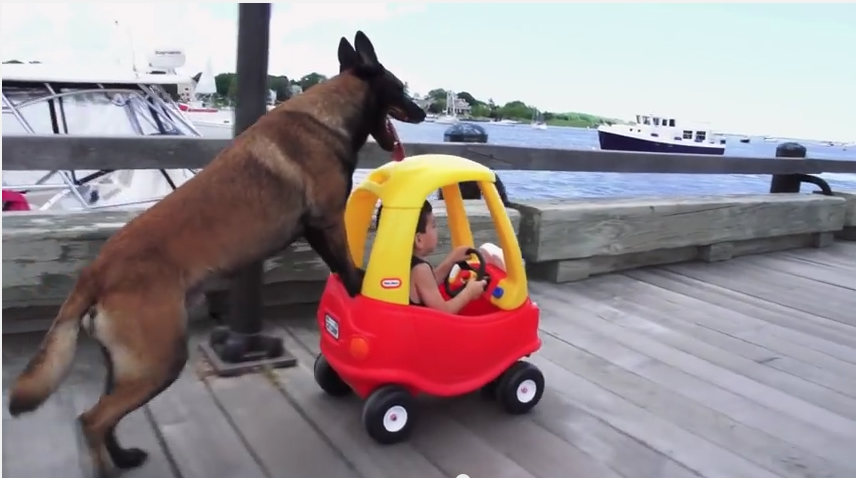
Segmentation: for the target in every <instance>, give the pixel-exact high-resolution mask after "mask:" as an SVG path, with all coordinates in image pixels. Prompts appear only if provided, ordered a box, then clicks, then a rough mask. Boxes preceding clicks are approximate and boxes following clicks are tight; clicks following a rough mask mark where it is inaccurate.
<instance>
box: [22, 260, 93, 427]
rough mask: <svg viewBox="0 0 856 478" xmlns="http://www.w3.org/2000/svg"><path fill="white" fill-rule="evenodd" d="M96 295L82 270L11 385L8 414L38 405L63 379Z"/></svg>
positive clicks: (29, 409)
mask: <svg viewBox="0 0 856 478" xmlns="http://www.w3.org/2000/svg"><path fill="white" fill-rule="evenodd" d="M95 297H96V296H95V291H94V290H93V287H92V283H91V281H90V280H88V278H87V277H86V274H85V273H84V274H83V275H81V277H80V279H78V281H77V283H76V284H75V286H74V290H73V291H72V292H71V294H70V295H69V296H68V298H67V299H66V300H65V302H64V303H63V304H62V307H61V308H60V309H59V314H57V317H56V319H54V322H53V324H51V328H50V330H48V333H47V335H46V336H45V338H44V340H43V341H42V344H41V346H40V347H39V351H38V352H36V355H35V356H34V357H33V358H32V359H30V362H29V363H28V364H27V367H26V368H25V369H24V371H23V372H21V375H20V376H18V379H17V380H16V381H15V384H14V385H13V386H12V392H11V393H10V396H9V414H11V415H12V416H13V417H14V416H18V415H20V414H22V413H27V412H32V411H33V410H35V409H37V408H39V407H40V406H41V405H42V403H44V402H45V400H47V399H48V397H50V396H51V394H52V393H53V392H54V391H55V390H56V389H57V387H58V386H59V384H60V383H61V382H62V380H63V379H64V378H65V376H66V374H67V373H68V369H69V368H70V367H71V361H72V359H73V358H74V352H75V350H76V349H77V334H78V332H79V331H80V322H81V319H82V318H83V315H84V314H86V313H87V312H88V310H89V308H90V307H92V305H93V304H94V303H95Z"/></svg>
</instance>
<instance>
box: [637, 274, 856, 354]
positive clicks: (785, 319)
mask: <svg viewBox="0 0 856 478" xmlns="http://www.w3.org/2000/svg"><path fill="white" fill-rule="evenodd" d="M624 274H625V275H627V276H629V277H632V278H634V279H638V280H640V281H643V282H646V283H648V284H652V285H655V286H657V287H659V288H661V289H665V290H669V291H673V292H675V293H677V294H680V295H683V296H686V297H689V298H692V299H697V300H700V301H704V302H706V303H708V304H711V305H713V306H715V307H717V308H718V310H719V312H720V315H725V314H737V315H738V317H752V318H754V319H757V320H760V321H763V323H766V324H770V325H772V327H763V326H761V327H763V329H759V330H763V331H764V332H766V333H767V334H770V335H773V336H776V337H780V338H782V339H787V340H791V341H799V343H801V344H802V345H804V346H806V347H810V348H812V349H814V350H818V351H820V352H823V353H825V354H827V355H830V356H832V357H835V358H837V359H839V360H842V361H845V362H848V363H852V364H856V327H852V326H849V325H846V324H842V323H840V322H836V321H834V320H829V319H826V318H823V317H819V316H816V315H812V314H808V313H805V312H802V311H799V310H793V309H790V308H788V307H785V306H782V305H779V304H775V303H772V302H767V301H765V300H763V299H759V298H757V297H753V296H751V295H746V294H742V293H740V292H735V291H733V290H731V289H728V288H725V287H721V286H718V285H714V284H709V283H707V282H704V281H702V280H699V279H694V278H691V277H686V276H682V275H680V274H675V273H672V272H668V271H663V270H657V269H645V270H638V271H628V272H625V273H624Z"/></svg>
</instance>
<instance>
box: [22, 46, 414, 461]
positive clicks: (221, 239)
mask: <svg viewBox="0 0 856 478" xmlns="http://www.w3.org/2000/svg"><path fill="white" fill-rule="evenodd" d="M354 45H356V49H354V47H352V46H351V44H350V43H349V42H348V41H347V40H346V39H345V38H342V40H341V42H340V43H339V65H340V73H339V75H337V76H335V77H334V78H332V79H330V80H329V81H327V82H324V83H322V84H319V85H317V86H315V87H313V88H312V89H310V90H308V91H307V92H306V93H304V94H302V95H299V96H297V97H295V98H292V99H290V100H289V101H287V102H285V103H283V104H282V105H280V106H279V107H277V108H276V109H274V110H273V111H271V112H269V113H267V114H266V115H265V116H263V117H262V118H261V119H259V120H258V121H257V122H256V124H254V125H253V126H252V127H250V128H249V129H247V130H246V131H245V132H244V133H243V134H241V135H240V136H238V137H237V138H235V140H234V141H233V142H232V144H231V145H230V146H228V147H227V148H226V149H224V150H223V151H222V152H221V153H220V154H219V155H218V156H217V157H216V158H215V159H214V161H212V162H211V164H210V165H208V167H206V168H205V169H204V170H202V171H201V172H200V173H199V174H198V175H197V176H196V177H194V178H193V179H191V180H190V181H188V182H187V183H185V184H184V185H182V186H181V187H179V188H178V189H176V190H175V191H174V192H173V193H172V194H170V195H168V196H166V197H165V198H164V199H163V200H161V201H160V202H158V203H157V204H155V205H154V206H152V207H151V208H150V209H148V210H147V211H145V212H143V213H142V214H140V215H139V216H138V217H137V218H135V219H134V220H132V221H130V222H129V223H128V224H127V225H126V226H125V227H123V228H122V229H121V230H120V231H118V232H117V233H116V234H115V235H114V236H113V237H112V238H110V240H108V241H107V243H106V244H104V247H103V248H102V249H101V252H100V254H99V256H98V257H97V258H96V259H95V261H94V262H93V263H92V264H90V265H89V266H88V267H87V268H85V269H84V270H83V271H82V272H81V274H80V277H79V278H78V280H77V283H76V284H75V286H74V290H73V291H72V292H71V294H70V295H69V296H68V298H67V299H66V301H65V303H64V304H63V305H62V308H61V309H60V311H59V314H58V315H57V317H56V319H55V320H54V323H53V325H52V326H51V329H50V331H49V332H48V333H47V336H46V337H45V339H44V342H43V343H42V346H41V348H40V349H39V351H38V353H37V354H36V356H35V357H34V358H33V359H32V360H31V361H30V363H29V364H28V365H27V367H26V369H25V370H24V371H23V373H22V374H21V375H20V376H19V377H18V379H17V381H16V382H15V384H14V386H13V387H12V392H11V397H10V401H9V413H10V414H12V415H13V416H17V415H20V414H21V413H25V412H30V411H33V410H35V409H36V408H38V407H39V406H40V405H41V404H42V403H43V402H44V401H45V400H46V399H47V398H48V397H49V396H50V395H51V393H52V392H53V391H54V390H55V389H56V388H57V387H58V386H59V384H60V382H61V381H62V380H63V378H64V377H65V375H66V373H67V371H68V369H69V366H70V364H71V361H72V359H73V357H74V352H75V345H76V340H77V336H78V331H79V329H80V327H81V325H83V327H84V328H86V329H87V332H89V333H90V334H91V335H92V336H93V337H95V339H96V340H97V341H98V342H99V343H100V345H101V347H102V350H103V352H104V357H105V360H106V363H107V369H108V375H107V380H106V389H105V391H104V395H102V396H101V398H100V399H99V400H98V403H97V404H96V405H95V406H94V407H93V408H92V409H90V410H88V411H86V412H85V413H83V414H81V415H80V417H79V422H80V425H81V427H82V431H83V434H84V436H85V438H86V442H87V445H88V447H89V451H90V453H91V455H92V458H93V460H94V464H95V466H96V468H97V470H98V471H99V472H100V473H101V474H107V472H108V469H109V467H108V462H107V457H108V456H109V458H110V459H111V460H112V462H113V464H114V465H115V466H116V467H118V468H132V467H136V466H139V465H141V464H142V463H143V461H144V460H145V459H146V456H147V455H146V452H144V451H142V450H140V449H137V448H130V449H126V448H123V447H121V446H120V445H119V443H118V442H117V440H116V435H115V433H114V429H115V427H116V425H117V424H118V422H119V421H120V420H121V419H122V418H123V417H124V416H125V415H127V414H128V413H130V412H131V411H133V410H135V409H137V408H139V407H141V406H143V405H144V404H146V403H147V402H148V401H149V400H151V399H152V398H154V397H155V396H156V395H158V394H159V393H160V392H162V391H163V390H164V389H166V388H167V387H169V386H170V385H171V384H172V383H173V382H174V381H175V380H176V378H177V377H178V376H179V374H180V373H181V370H182V369H183V367H184V364H185V362H186V361H187V343H186V332H185V327H186V315H185V314H186V311H185V309H186V303H187V301H188V300H190V298H191V297H195V296H198V294H199V292H200V288H201V287H202V285H203V283H204V281H205V280H206V279H207V278H209V277H211V276H212V275H214V274H221V273H228V272H230V271H234V270H236V269H238V268H241V267H243V266H245V265H247V264H249V263H252V262H254V261H257V260H260V259H262V258H265V257H267V256H269V255H271V254H273V253H276V252H277V251H279V250H281V249H283V248H285V247H287V246H288V245H290V244H291V243H292V242H293V241H294V240H296V239H297V238H299V237H301V236H303V237H305V238H306V240H307V242H308V243H309V244H310V246H312V248H313V249H314V250H315V251H316V252H317V253H318V254H319V255H320V256H321V258H322V259H323V260H324V262H325V263H326V264H327V265H328V266H329V267H330V270H331V271H332V272H335V273H338V274H340V275H341V277H342V280H343V281H344V282H345V284H346V288H347V290H348V292H349V293H350V294H351V295H352V296H353V295H355V294H357V293H358V291H359V290H360V287H361V284H362V271H360V270H359V269H357V268H356V267H355V265H354V263H353V260H352V258H351V256H350V254H349V251H348V247H347V243H346V240H347V239H346V235H345V226H344V208H345V202H346V200H347V197H348V195H349V193H350V191H351V186H352V181H353V179H352V176H353V172H354V169H355V168H356V166H357V153H358V151H359V150H360V148H362V146H363V145H364V144H365V143H366V140H367V139H368V136H369V135H372V136H373V137H374V138H375V139H376V140H377V142H378V144H379V145H380V146H381V147H382V148H384V149H386V150H388V151H391V150H392V149H393V144H394V138H392V137H391V136H390V134H389V133H388V132H387V129H386V117H387V114H390V115H392V116H393V117H395V118H396V119H398V120H400V121H407V122H410V123H419V122H421V121H423V120H424V119H425V112H424V111H422V109H421V108H419V106H418V105H416V104H415V103H414V102H413V101H412V100H411V99H410V98H409V97H408V96H407V94H406V93H405V91H404V84H403V83H402V82H401V81H400V80H398V79H397V78H396V77H395V76H394V75H392V74H391V73H390V72H389V71H387V70H386V69H385V68H384V67H383V66H382V65H381V64H380V63H379V62H378V59H377V56H376V55H375V51H374V47H373V46H372V44H371V42H370V41H369V39H368V38H367V37H366V36H365V35H364V34H363V33H362V32H357V35H356V38H355V41H354ZM105 451H106V455H105V453H104V452H105Z"/></svg>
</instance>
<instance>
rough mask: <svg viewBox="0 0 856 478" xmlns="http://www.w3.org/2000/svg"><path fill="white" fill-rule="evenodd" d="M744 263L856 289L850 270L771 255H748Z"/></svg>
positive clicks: (855, 282) (854, 275) (854, 279)
mask: <svg viewBox="0 0 856 478" xmlns="http://www.w3.org/2000/svg"><path fill="white" fill-rule="evenodd" d="M744 263H746V264H751V265H752V266H754V267H760V268H763V269H772V270H775V271H779V272H784V273H786V274H790V275H794V276H799V277H804V278H806V279H811V280H814V281H817V282H823V283H824V284H829V285H831V286H834V287H842V288H844V289H850V290H852V291H856V274H853V271H850V270H846V269H837V268H833V267H823V266H817V265H811V264H806V263H799V262H797V261H792V260H787V259H786V258H782V257H771V256H755V257H747V258H746V259H744Z"/></svg>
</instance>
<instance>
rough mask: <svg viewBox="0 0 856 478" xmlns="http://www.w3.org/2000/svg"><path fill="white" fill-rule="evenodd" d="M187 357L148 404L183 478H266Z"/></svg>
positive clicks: (194, 364)
mask: <svg viewBox="0 0 856 478" xmlns="http://www.w3.org/2000/svg"><path fill="white" fill-rule="evenodd" d="M195 367H196V363H195V361H193V360H191V361H190V362H189V364H188V366H187V367H185V369H184V372H183V373H182V376H181V378H179V379H178V380H177V381H176V382H175V383H174V384H173V385H172V386H171V387H170V388H169V389H167V390H166V391H165V392H164V393H162V394H160V395H158V396H157V397H156V398H155V399H154V400H152V401H151V402H149V405H148V409H149V410H150V411H151V416H152V420H153V422H154V423H155V425H156V426H157V427H158V429H159V431H160V433H161V436H162V437H163V440H164V442H165V443H166V446H167V448H168V449H169V451H170V453H171V455H172V457H173V459H174V460H175V465H176V466H177V467H178V470H179V473H180V475H181V477H182V478H211V477H213V476H217V477H222V478H267V477H266V473H265V470H264V468H263V467H262V466H261V465H260V464H259V463H258V462H257V461H256V459H255V456H254V454H253V453H252V452H251V451H250V450H248V449H247V447H246V446H245V444H244V441H243V440H242V439H241V437H240V436H239V435H238V433H237V432H236V430H235V429H234V428H233V426H232V425H231V423H230V422H229V420H228V419H227V417H226V416H225V415H224V414H223V411H222V410H221V409H220V407H219V406H218V405H217V403H216V402H215V401H214V399H213V398H212V396H211V394H210V393H209V391H208V389H207V387H206V386H205V384H204V383H203V381H202V379H200V378H199V377H198V376H197V372H196V370H195Z"/></svg>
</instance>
